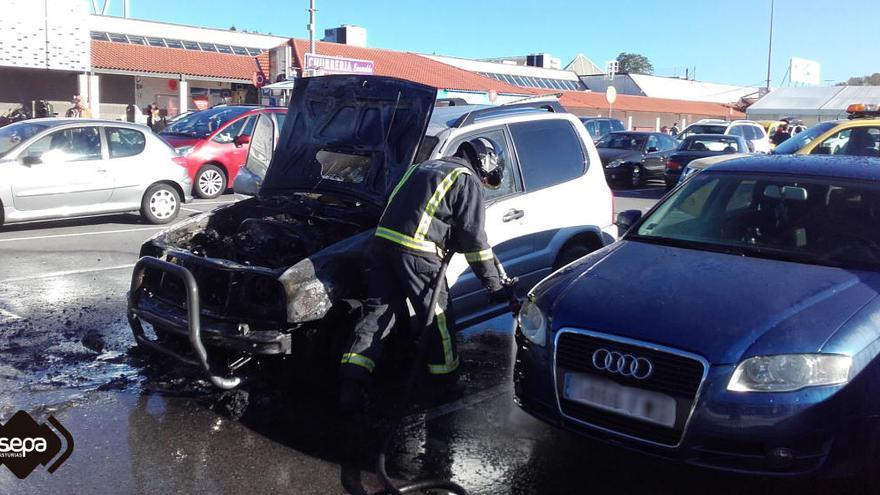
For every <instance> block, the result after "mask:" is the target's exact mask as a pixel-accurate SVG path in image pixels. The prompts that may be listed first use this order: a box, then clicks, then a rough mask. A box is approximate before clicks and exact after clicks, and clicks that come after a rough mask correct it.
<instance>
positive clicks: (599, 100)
mask: <svg viewBox="0 0 880 495" xmlns="http://www.w3.org/2000/svg"><path fill="white" fill-rule="evenodd" d="M560 103H561V104H562V106H564V107H566V108H567V109H569V111H573V110H574V111H576V109H584V110H587V109H589V110H604V111H607V110H608V102H607V101H606V100H605V93H595V92H586V91H565V92H564V93H563V95H562V98H561V99H560ZM614 110H621V111H625V112H645V113H671V114H682V115H700V116H706V117H720V118H734V119H738V118H744V117H745V114H743V113H742V112H738V111H736V110H734V109H732V108H731V107H729V106H728V105H723V104H721V103H712V102H704V101H687V100H667V99H663V98H649V97H647V96H630V95H618V96H617V101H615V102H614Z"/></svg>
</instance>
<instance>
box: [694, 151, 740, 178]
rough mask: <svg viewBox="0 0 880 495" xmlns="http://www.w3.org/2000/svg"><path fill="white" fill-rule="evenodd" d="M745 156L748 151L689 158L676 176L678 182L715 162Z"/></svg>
mask: <svg viewBox="0 0 880 495" xmlns="http://www.w3.org/2000/svg"><path fill="white" fill-rule="evenodd" d="M747 156H749V153H730V154H724V155H713V156H707V157H705V158H697V159H696V160H691V162H690V163H688V164H687V165H685V166H684V169H682V171H681V176H680V177H679V178H678V183H679V184H680V183H682V182H684V181H685V180H686V179H687V178H688V177H690V176H692V175H694V174H696V173H699V172H702V171H703V170H706V169H707V168H709V167H711V166H712V165H715V164H716V163H721V162H726V161H727V160H733V159H734V158H744V157H747Z"/></svg>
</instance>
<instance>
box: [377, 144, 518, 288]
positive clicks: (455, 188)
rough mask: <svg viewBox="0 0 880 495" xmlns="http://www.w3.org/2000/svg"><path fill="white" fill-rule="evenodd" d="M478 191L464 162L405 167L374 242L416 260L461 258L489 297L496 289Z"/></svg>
mask: <svg viewBox="0 0 880 495" xmlns="http://www.w3.org/2000/svg"><path fill="white" fill-rule="evenodd" d="M481 189H482V186H481V184H480V180H479V179H478V178H477V176H476V175H475V174H474V172H473V171H472V169H471V168H470V166H469V164H468V162H467V161H465V160H463V159H461V158H457V157H449V158H443V159H441V160H429V161H427V162H423V163H421V164H417V165H413V166H412V167H410V168H409V169H408V170H407V171H406V173H405V174H404V175H403V178H401V179H400V182H398V183H397V185H396V186H395V187H394V189H393V190H392V191H391V195H390V196H389V198H388V204H387V205H386V207H385V211H384V213H382V218H381V219H380V220H379V227H378V228H377V229H376V237H379V238H382V239H385V240H387V241H390V242H393V243H394V244H396V246H397V247H398V249H402V250H403V251H405V252H409V253H412V254H417V255H421V256H442V253H443V252H445V251H447V250H452V251H455V252H457V253H464V256H465V259H467V261H468V263H469V264H470V266H471V269H472V270H473V271H474V273H475V274H476V275H477V276H478V277H479V278H480V280H481V281H482V282H483V286H485V287H486V289H488V290H489V291H490V292H494V291H498V290H500V289H501V277H500V274H499V272H498V268H497V267H496V266H495V254H494V253H493V252H492V248H491V247H490V246H489V242H488V240H487V239H486V230H485V223H486V208H485V204H484V203H483V195H482V191H481Z"/></svg>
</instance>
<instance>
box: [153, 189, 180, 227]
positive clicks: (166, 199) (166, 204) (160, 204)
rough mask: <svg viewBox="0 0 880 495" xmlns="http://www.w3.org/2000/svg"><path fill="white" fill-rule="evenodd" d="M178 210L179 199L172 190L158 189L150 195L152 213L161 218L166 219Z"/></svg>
mask: <svg viewBox="0 0 880 495" xmlns="http://www.w3.org/2000/svg"><path fill="white" fill-rule="evenodd" d="M175 211H177V199H175V197H174V195H173V194H171V191H167V190H165V189H162V190H159V191H156V192H154V193H153V195H152V196H150V213H152V214H153V216H154V217H156V218H158V219H159V220H165V219H166V218H170V217H171V215H174V212H175Z"/></svg>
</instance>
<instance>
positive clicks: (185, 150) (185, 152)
mask: <svg viewBox="0 0 880 495" xmlns="http://www.w3.org/2000/svg"><path fill="white" fill-rule="evenodd" d="M193 148H194V146H181V147H180V148H174V151H176V152H177V154H178V155H180V156H186V155H188V154H190V152H191V151H192V150H193Z"/></svg>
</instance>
